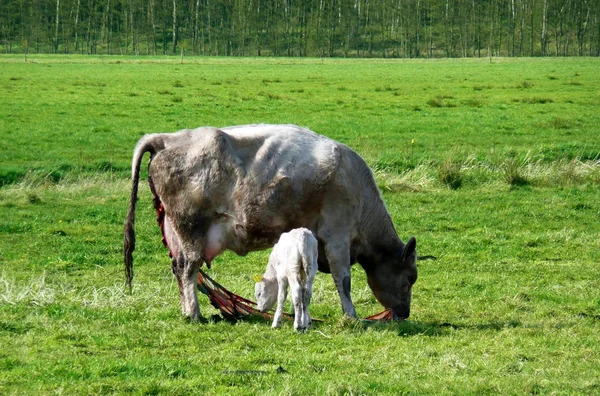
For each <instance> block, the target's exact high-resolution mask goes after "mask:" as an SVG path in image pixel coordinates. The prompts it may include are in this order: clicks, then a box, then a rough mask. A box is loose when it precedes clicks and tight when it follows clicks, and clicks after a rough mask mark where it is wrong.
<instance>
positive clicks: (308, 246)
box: [300, 234, 317, 283]
mask: <svg viewBox="0 0 600 396" xmlns="http://www.w3.org/2000/svg"><path fill="white" fill-rule="evenodd" d="M301 238H302V245H303V246H302V249H300V258H301V260H302V278H303V281H304V283H306V282H308V281H309V280H310V278H311V273H314V272H316V271H315V269H314V266H316V265H317V255H316V254H314V255H313V253H316V252H317V246H316V243H317V241H316V239H314V238H312V235H311V237H310V238H309V237H308V235H306V234H302V237H301ZM313 245H314V246H313ZM307 254H308V256H307Z"/></svg>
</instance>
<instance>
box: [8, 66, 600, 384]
mask: <svg viewBox="0 0 600 396" xmlns="http://www.w3.org/2000/svg"><path fill="white" fill-rule="evenodd" d="M599 71H600V68H599V67H598V62H597V60H596V59H586V58H580V59H571V58H563V59H555V58H553V59H549V58H539V59H493V60H492V62H491V63H490V61H489V59H466V60H457V59H454V60H376V59H373V60H344V59H325V60H321V59H289V58H286V59H276V58H185V59H184V63H183V64H182V63H180V59H179V58H177V57H173V58H168V57H161V58H152V57H143V58H142V57H79V56H68V57H61V56H29V57H28V62H27V63H25V62H24V59H23V57H20V56H2V57H0V87H1V88H2V95H1V96H0V393H2V394H60V393H66V394H106V393H117V394H122V393H133V394H192V393H196V394H248V395H251V394H298V395H304V394H318V395H322V394H328V395H329V394H331V395H343V394H353V395H356V394H404V393H406V394H423V393H428V394H429V393H432V394H457V393H458V394H475V393H476V394H524V393H532V394H596V393H600V374H599V371H598V367H599V366H600V349H599V348H598V345H600V281H599V280H600V266H599V265H598V263H599V262H600V253H599V252H600V221H599V219H600V194H599V193H598V192H599V188H600V143H599V140H598V136H600V79H599V78H598V72H599ZM246 123H294V124H299V125H302V126H306V127H309V128H311V129H312V130H314V131H316V132H318V133H320V134H323V135H326V136H329V137H331V138H333V139H335V140H338V141H340V142H342V143H345V144H347V145H349V146H350V147H352V148H353V149H354V150H355V151H357V152H358V153H359V154H361V155H362V156H363V157H364V158H365V159H366V161H367V163H368V164H369V165H370V166H371V168H372V169H373V170H374V172H375V176H376V179H377V183H378V185H379V187H380V189H381V191H382V194H383V197H384V200H385V202H386V205H387V207H388V209H389V211H390V213H391V215H392V218H393V220H394V223H395V226H396V229H397V231H398V233H399V236H400V237H401V239H402V240H404V241H406V240H407V239H408V238H409V237H410V236H411V235H415V236H416V237H417V241H418V247H417V249H418V251H419V255H421V256H429V258H430V259H426V260H421V261H419V262H418V268H419V279H418V281H417V283H416V284H415V287H414V292H413V293H414V294H413V304H412V314H411V317H410V318H409V320H408V321H406V322H403V323H365V322H362V321H355V320H348V319H345V318H343V317H341V307H340V303H339V298H338V296H337V292H336V291H335V288H334V285H333V282H332V279H331V276H330V275H327V274H317V278H316V280H315V289H314V296H313V303H312V304H311V314H312V316H313V317H316V318H320V319H322V320H323V321H322V322H321V323H317V324H316V325H315V327H314V328H313V329H311V330H310V331H308V332H306V333H303V334H297V333H295V332H294V331H293V328H292V324H291V322H288V323H284V324H283V326H282V328H280V329H277V330H273V329H271V327H270V321H266V320H262V319H248V320H244V321H240V322H238V323H235V324H231V323H229V322H226V321H220V320H218V318H217V317H216V316H215V314H217V311H216V310H215V309H214V308H212V307H211V306H210V304H209V303H208V300H207V298H206V297H204V296H202V295H200V297H199V299H200V305H201V310H202V313H203V315H204V317H205V318H207V322H206V323H189V322H187V321H186V320H185V319H183V317H182V316H181V314H180V306H179V291H178V288H177V283H176V281H175V280H174V277H173V276H172V274H171V269H170V260H169V258H168V254H167V251H166V249H165V248H164V247H163V246H162V244H161V242H160V232H159V230H158V227H157V226H156V222H155V213H154V210H153V207H152V201H151V196H150V192H149V190H148V186H147V183H145V182H143V183H141V184H142V185H141V186H140V202H139V204H138V212H137V213H138V214H137V221H136V231H137V249H136V251H135V253H134V268H135V275H136V276H135V278H134V281H133V293H132V294H131V295H130V294H128V293H127V290H126V288H125V287H124V273H123V263H122V261H123V259H122V224H123V221H124V218H125V213H126V208H127V204H128V197H129V191H130V188H131V185H130V181H129V175H130V161H131V153H132V150H133V147H134V145H135V143H136V142H137V140H138V139H139V137H140V136H141V135H143V134H144V133H150V132H170V131H176V130H178V129H182V128H193V127H197V126H202V125H213V126H227V125H235V124H246ZM144 163H147V158H146V159H145V161H144ZM144 167H145V165H144ZM268 254H269V252H268V251H264V252H256V253H250V254H249V255H248V256H246V257H237V256H235V255H233V254H230V253H226V254H224V255H222V256H220V257H218V258H217V259H216V260H215V261H214V262H213V268H212V269H211V270H208V273H209V275H211V276H212V277H213V278H215V280H217V281H218V282H220V283H221V284H223V285H224V286H226V287H227V288H228V289H230V290H232V291H234V292H236V293H239V294H241V295H242V296H245V297H252V296H253V290H254V282H253V280H252V277H253V275H254V274H259V273H262V272H263V271H264V267H265V265H266V260H267V258H268ZM431 257H435V259H431ZM352 276H353V282H352V297H353V301H354V303H355V305H356V309H357V312H358V314H359V316H361V317H366V316H369V315H372V314H375V313H377V312H379V311H380V310H381V306H380V305H379V304H378V303H377V302H376V301H375V299H374V297H373V295H372V293H371V291H370V289H369V288H368V286H367V285H366V279H365V275H364V272H363V270H362V269H361V268H360V266H359V265H356V266H354V267H353V270H352Z"/></svg>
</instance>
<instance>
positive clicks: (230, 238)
mask: <svg viewBox="0 0 600 396" xmlns="http://www.w3.org/2000/svg"><path fill="white" fill-rule="evenodd" d="M338 164H339V150H338V147H337V144H336V143H335V142H334V141H332V140H330V139H327V138H325V137H322V136H319V135H317V134H316V133H314V132H312V131H309V130H307V129H303V128H300V127H297V126H291V125H277V126H274V125H248V126H239V127H230V128H222V129H221V130H218V129H215V128H199V129H196V130H191V131H181V132H177V133H174V134H172V137H171V140H170V143H167V144H165V149H164V150H162V151H160V152H158V153H157V154H156V155H155V157H154V158H153V160H152V162H151V168H150V171H151V172H150V174H151V178H152V179H153V182H154V184H155V186H156V191H157V193H158V195H159V197H160V199H161V200H162V201H163V202H164V204H165V208H166V210H167V214H169V215H170V216H175V217H178V220H181V219H180V216H181V215H184V216H188V217H189V216H190V214H192V215H191V217H192V218H191V219H190V221H189V222H190V224H193V227H195V228H196V230H195V232H197V233H198V234H199V235H200V236H202V235H204V234H205V233H206V232H207V231H208V227H210V225H211V223H214V222H219V224H220V227H222V228H223V229H224V230H225V232H224V234H225V235H226V236H227V237H226V239H227V242H226V245H227V248H229V249H231V250H234V251H235V252H237V253H240V254H244V253H245V252H247V251H250V250H256V249H262V248H264V247H267V246H269V245H272V244H273V243H274V242H275V241H276V240H277V238H278V237H279V235H280V234H281V233H282V232H284V231H287V230H289V229H292V228H297V227H299V226H305V227H309V228H310V227H311V225H312V224H311V223H314V222H316V221H317V217H318V213H319V211H320V208H321V203H322V197H323V195H324V192H325V190H326V188H327V185H328V183H329V182H330V180H331V179H332V177H333V175H334V174H335V173H336V171H337V168H338Z"/></svg>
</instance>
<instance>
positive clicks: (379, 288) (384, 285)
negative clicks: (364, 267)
mask: <svg viewBox="0 0 600 396" xmlns="http://www.w3.org/2000/svg"><path fill="white" fill-rule="evenodd" d="M416 248H417V240H416V239H415V238H414V237H411V238H410V239H409V240H408V242H407V243H406V245H405V246H404V248H403V249H401V250H400V251H396V252H388V254H385V255H384V256H382V257H380V259H381V260H380V261H379V262H378V263H377V265H374V266H372V267H371V268H370V269H369V271H367V281H368V283H369V287H370V288H371V290H372V291H373V294H375V297H376V298H377V300H378V301H379V302H380V303H381V304H382V305H383V306H384V307H386V308H391V309H392V314H393V318H394V319H406V318H408V317H409V315H410V301H411V297H412V286H413V285H414V283H415V282H416V281H417V250H416Z"/></svg>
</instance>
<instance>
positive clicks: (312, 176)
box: [124, 125, 417, 318]
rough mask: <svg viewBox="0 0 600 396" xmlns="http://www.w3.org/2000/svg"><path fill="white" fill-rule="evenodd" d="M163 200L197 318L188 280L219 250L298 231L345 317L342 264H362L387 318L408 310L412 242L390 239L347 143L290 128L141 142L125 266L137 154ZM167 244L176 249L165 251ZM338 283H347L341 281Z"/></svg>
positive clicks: (257, 245)
mask: <svg viewBox="0 0 600 396" xmlns="http://www.w3.org/2000/svg"><path fill="white" fill-rule="evenodd" d="M145 152H150V153H151V154H152V160H151V163H150V167H149V174H150V177H151V179H152V181H153V184H154V186H155V190H156V194H157V195H158V197H159V199H160V200H161V201H162V203H163V205H164V207H165V212H166V221H167V222H168V224H169V225H170V232H171V234H170V235H168V236H166V239H167V242H169V248H170V249H171V251H172V253H173V250H175V252H174V257H175V258H176V260H177V261H178V263H177V268H180V269H181V270H180V271H177V274H176V275H177V277H178V281H179V284H180V291H181V293H180V294H181V300H182V309H183V313H184V314H185V315H187V316H189V317H191V318H198V317H199V315H200V311H199V309H198V302H197V297H196V277H197V272H198V268H199V267H200V266H201V265H202V263H203V262H206V263H207V264H210V262H211V261H212V259H214V257H216V256H217V255H218V254H220V253H221V252H222V251H224V250H226V249H229V250H232V251H234V252H235V253H237V254H239V255H242V256H243V255H245V254H247V253H248V252H250V251H255V250H262V249H265V248H268V247H270V246H273V244H274V243H275V242H276V241H277V239H278V238H279V236H280V235H281V234H282V233H283V232H286V231H289V230H291V229H293V228H299V227H305V228H308V229H309V230H311V231H312V232H313V234H314V235H315V236H316V237H317V239H318V240H319V245H320V248H319V254H320V255H321V254H324V255H325V257H319V262H320V263H321V262H322V263H327V264H328V265H327V267H328V269H329V271H330V272H331V274H332V276H333V279H334V283H335V285H336V288H337V290H338V293H339V296H340V300H341V303H342V310H343V312H344V313H345V314H347V315H349V316H351V317H355V316H356V311H355V309H354V305H353V304H352V301H351V298H350V290H349V287H350V266H351V265H352V264H353V263H354V262H358V263H360V264H361V265H362V267H363V268H364V270H365V271H366V273H367V280H368V283H369V286H370V287H371V289H372V290H373V293H374V294H375V297H376V298H377V299H378V300H379V301H380V302H381V303H382V304H383V305H384V306H385V307H386V308H392V310H393V311H394V314H395V316H396V317H399V318H402V317H407V316H408V314H409V313H410V303H411V291H412V285H413V283H414V282H415V281H416V278H417V268H416V240H415V239H414V238H411V239H410V241H409V243H407V245H406V248H405V244H404V243H402V241H401V240H400V239H399V238H398V236H397V234H396V231H395V229H394V226H393V223H392V220H391V218H390V215H389V213H388V212H387V210H386V208H385V205H384V203H383V200H382V199H381V196H380V193H379V190H378V189H377V185H376V183H375V180H374V178H373V175H372V173H371V171H370V169H369V168H368V166H367V165H366V163H365V162H364V160H363V159H362V158H361V157H360V156H358V155H357V154H356V153H355V152H354V151H352V150H351V149H350V148H348V147H347V146H345V145H343V144H341V143H338V142H335V141H333V140H331V139H328V138H326V137H323V136H320V135H317V134H316V133H314V132H312V131H310V130H308V129H304V128H300V127H297V126H294V125H248V126H238V127H228V128H222V129H216V128H211V127H206V128H198V129H195V130H183V131H180V132H176V133H172V134H155V135H147V136H145V137H143V138H142V139H141V140H140V142H139V143H138V145H137V146H136V149H135V150H134V155H133V162H132V176H133V177H132V179H133V187H132V194H131V202H130V207H129V212H128V216H127V220H126V223H125V234H124V235H125V238H124V240H125V263H126V272H127V274H128V280H129V281H131V278H132V277H133V270H132V265H133V261H132V256H131V253H132V251H133V249H134V247H135V240H134V231H133V224H134V220H135V216H134V214H135V200H136V199H137V183H138V180H139V168H140V163H141V158H142V156H143V155H144V153H145ZM173 245H176V246H177V247H176V248H173ZM346 279H347V280H346Z"/></svg>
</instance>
